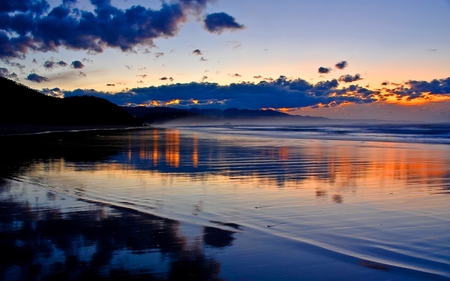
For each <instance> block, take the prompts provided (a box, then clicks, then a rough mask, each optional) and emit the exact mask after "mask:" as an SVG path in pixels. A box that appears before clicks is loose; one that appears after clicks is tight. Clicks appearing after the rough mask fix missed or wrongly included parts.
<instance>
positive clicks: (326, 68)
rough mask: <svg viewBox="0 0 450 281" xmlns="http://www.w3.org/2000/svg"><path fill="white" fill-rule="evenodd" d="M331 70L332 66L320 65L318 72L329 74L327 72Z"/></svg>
mask: <svg viewBox="0 0 450 281" xmlns="http://www.w3.org/2000/svg"><path fill="white" fill-rule="evenodd" d="M330 71H331V68H329V67H323V66H321V67H319V70H318V72H319V73H321V74H327V73H330Z"/></svg>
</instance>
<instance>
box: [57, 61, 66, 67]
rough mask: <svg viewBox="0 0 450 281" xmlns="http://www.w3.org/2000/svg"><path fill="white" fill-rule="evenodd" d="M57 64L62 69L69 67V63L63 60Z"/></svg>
mask: <svg viewBox="0 0 450 281" xmlns="http://www.w3.org/2000/svg"><path fill="white" fill-rule="evenodd" d="M56 64H57V65H59V66H62V67H66V66H67V63H66V62H64V61H62V60H60V61H58V62H57V63H56Z"/></svg>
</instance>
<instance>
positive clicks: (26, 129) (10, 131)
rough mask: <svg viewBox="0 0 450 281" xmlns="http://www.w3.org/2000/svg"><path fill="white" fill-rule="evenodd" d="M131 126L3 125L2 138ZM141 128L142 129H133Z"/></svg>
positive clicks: (0, 134)
mask: <svg viewBox="0 0 450 281" xmlns="http://www.w3.org/2000/svg"><path fill="white" fill-rule="evenodd" d="M129 128H130V126H109V125H102V126H48V125H1V124H0V137H1V136H17V135H30V134H42V133H50V132H76V131H88V130H123V129H129ZM131 128H140V127H131Z"/></svg>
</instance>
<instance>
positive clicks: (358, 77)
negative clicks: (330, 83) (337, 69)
mask: <svg viewBox="0 0 450 281" xmlns="http://www.w3.org/2000/svg"><path fill="white" fill-rule="evenodd" d="M358 80H362V78H361V75H360V74H355V76H352V75H350V74H347V75H342V76H341V77H339V82H345V83H351V82H355V81H358Z"/></svg>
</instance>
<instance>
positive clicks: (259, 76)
mask: <svg viewBox="0 0 450 281" xmlns="http://www.w3.org/2000/svg"><path fill="white" fill-rule="evenodd" d="M253 78H255V79H261V78H262V76H261V75H255V76H253Z"/></svg>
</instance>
